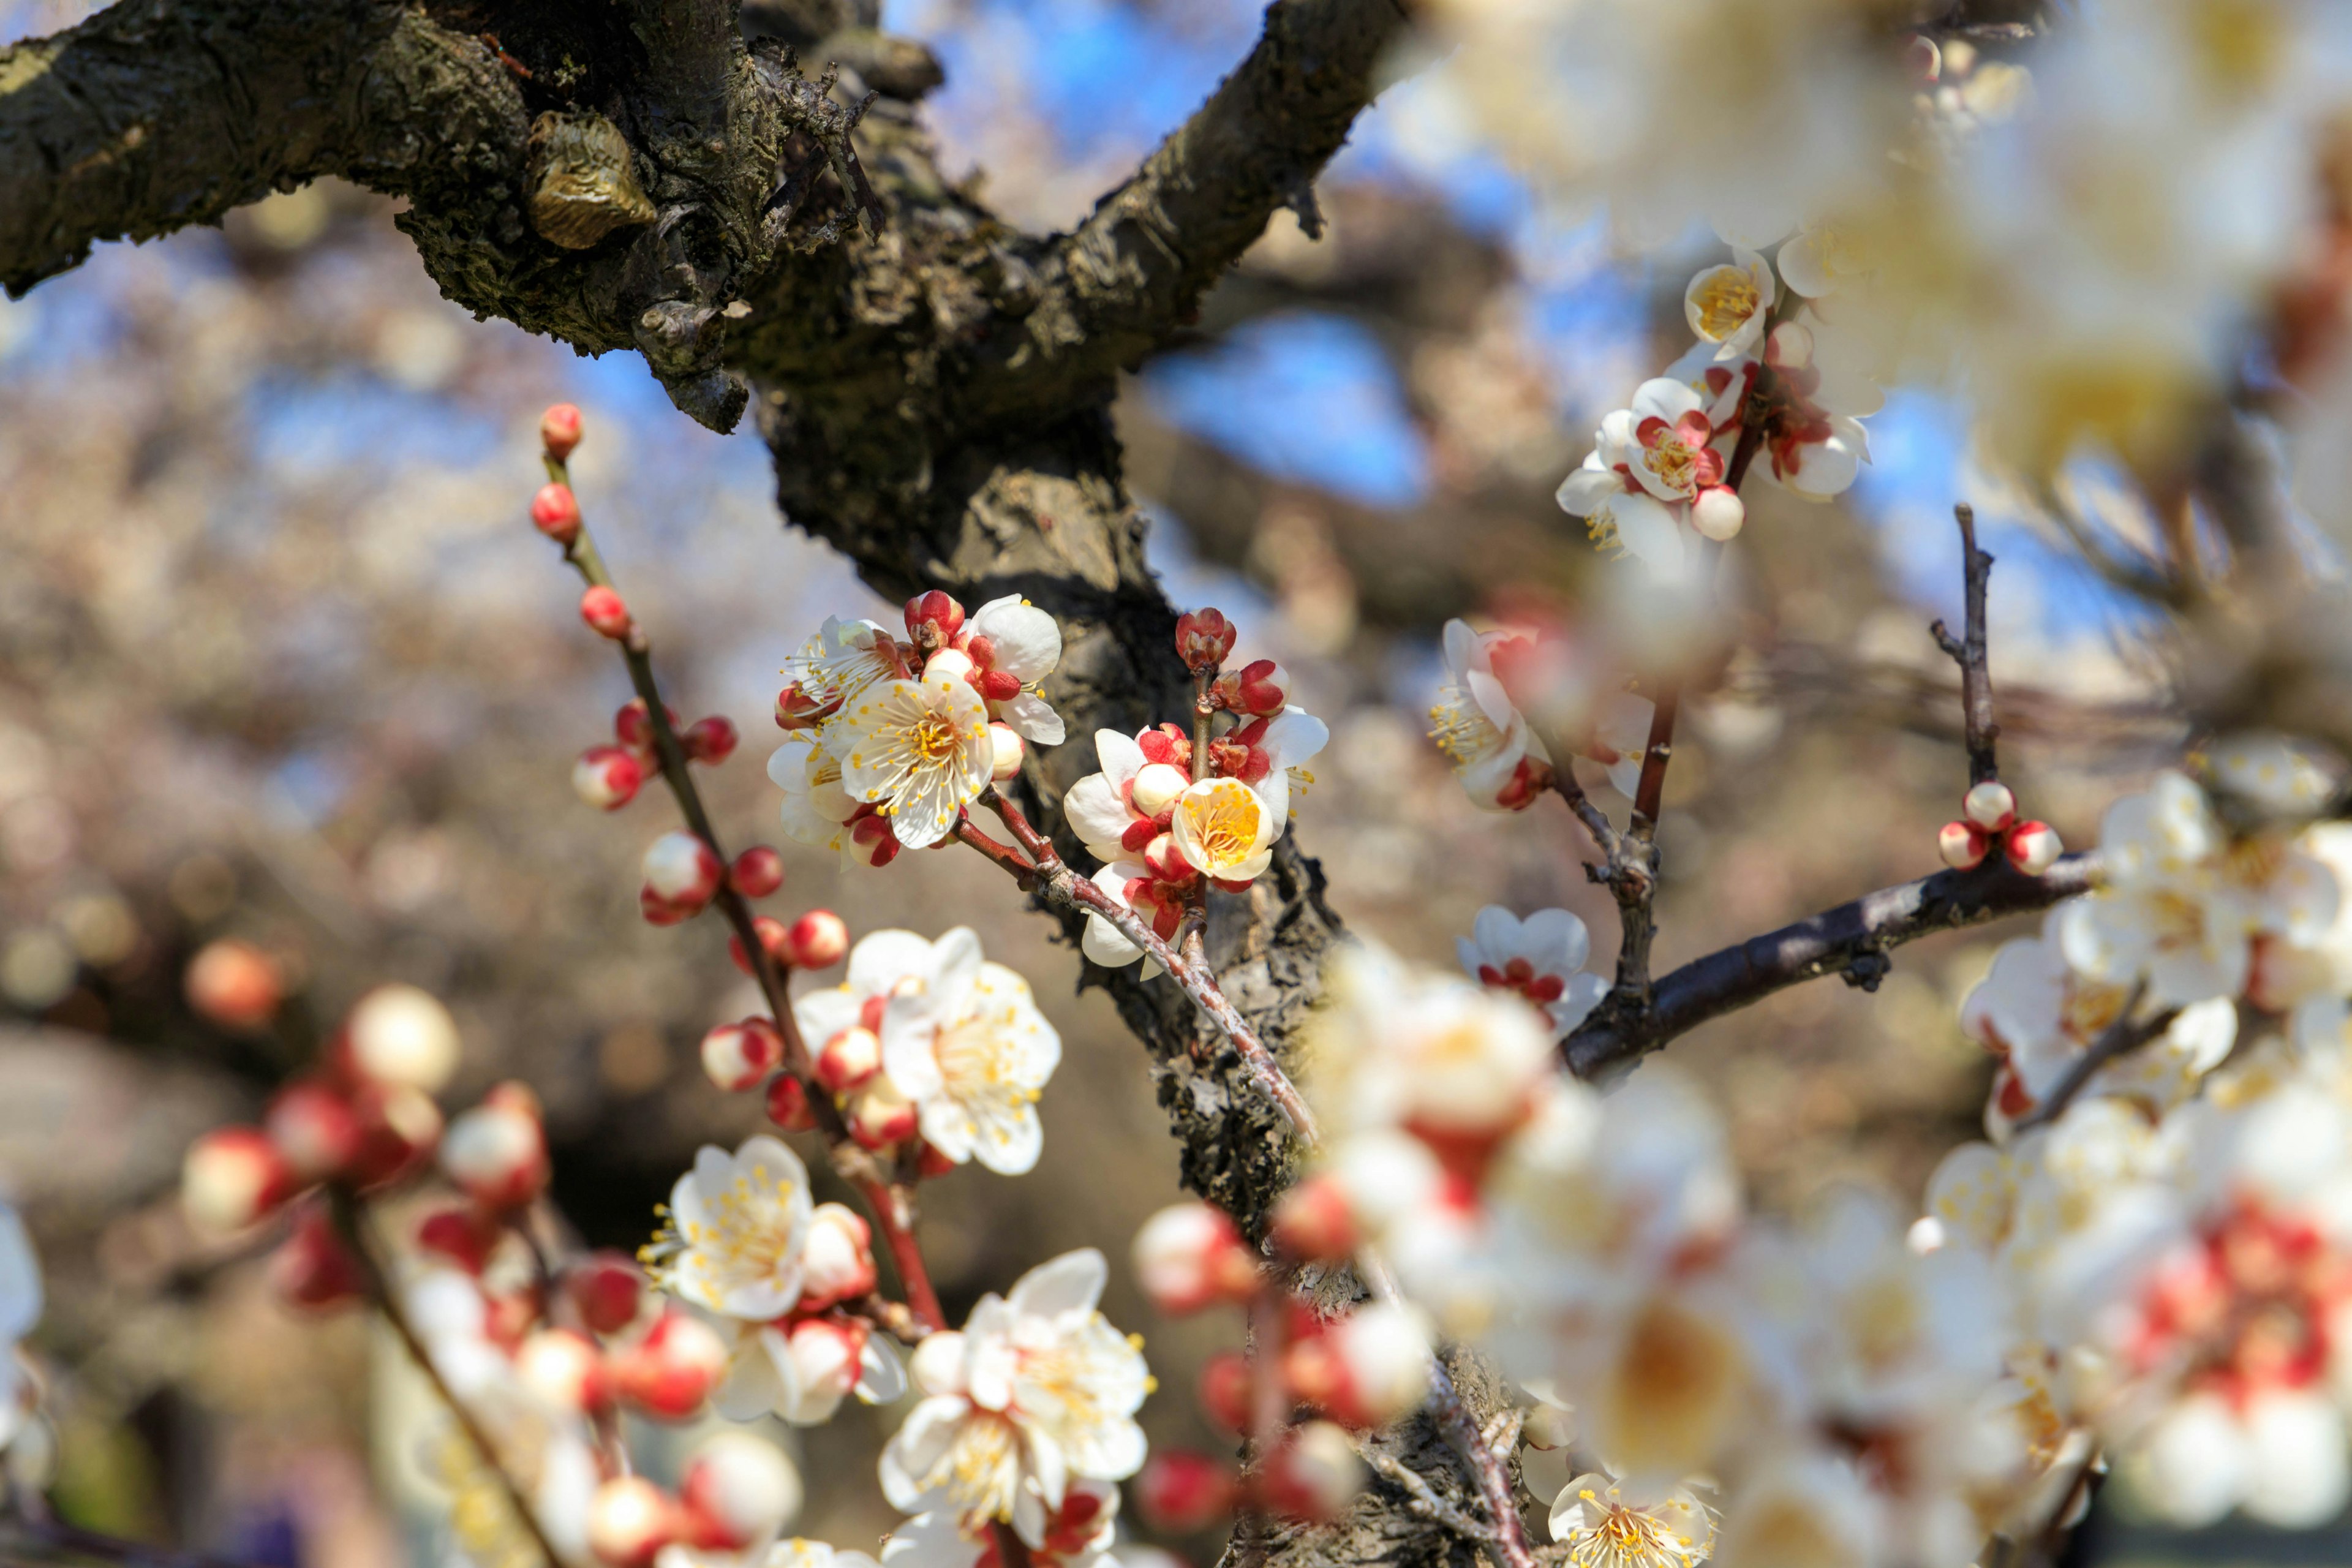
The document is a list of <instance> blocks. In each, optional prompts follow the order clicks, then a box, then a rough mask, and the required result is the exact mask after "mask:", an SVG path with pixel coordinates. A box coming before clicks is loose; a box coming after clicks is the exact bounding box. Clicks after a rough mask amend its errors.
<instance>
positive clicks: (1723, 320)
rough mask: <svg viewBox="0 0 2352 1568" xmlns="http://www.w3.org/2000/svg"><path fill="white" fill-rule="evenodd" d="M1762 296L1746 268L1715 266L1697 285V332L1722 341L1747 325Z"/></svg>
mask: <svg viewBox="0 0 2352 1568" xmlns="http://www.w3.org/2000/svg"><path fill="white" fill-rule="evenodd" d="M1763 298H1764V296H1763V294H1762V292H1761V291H1760V290H1759V289H1757V287H1756V279H1754V278H1752V277H1750V276H1749V275H1748V269H1747V268H1744V267H1718V268H1716V269H1715V270H1714V271H1713V272H1711V273H1709V274H1707V279H1706V282H1704V283H1702V284H1700V285H1699V287H1698V293H1697V295H1696V304H1697V306H1698V323H1699V331H1701V332H1703V333H1705V334H1706V336H1708V337H1710V338H1712V339H1714V340H1715V341H1716V342H1723V340H1724V339H1726V338H1727V337H1729V336H1731V334H1732V333H1734V332H1736V331H1738V330H1739V329H1740V328H1741V327H1742V326H1744V325H1746V324H1747V321H1748V318H1749V317H1750V316H1753V315H1754V314H1755V313H1756V307H1757V306H1758V305H1759V303H1761V302H1762V300H1763Z"/></svg>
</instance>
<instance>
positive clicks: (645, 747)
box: [613, 697, 677, 755]
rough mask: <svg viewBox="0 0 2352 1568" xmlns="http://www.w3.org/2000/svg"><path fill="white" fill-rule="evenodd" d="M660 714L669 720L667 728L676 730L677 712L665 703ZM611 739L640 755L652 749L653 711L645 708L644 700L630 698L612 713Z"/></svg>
mask: <svg viewBox="0 0 2352 1568" xmlns="http://www.w3.org/2000/svg"><path fill="white" fill-rule="evenodd" d="M662 713H663V716H664V717H666V718H667V719H668V720H669V727H670V728H671V729H673V730H675V729H677V709H675V708H673V707H671V706H670V705H669V704H668V703H667V702H665V703H663V704H662ZM613 738H614V740H616V741H618V742H621V744H623V745H624V746H626V747H628V748H629V750H631V751H633V752H638V753H639V754H641V755H642V754H645V753H647V752H651V751H652V750H653V749H654V721H653V710H651V709H650V708H647V707H646V700H645V699H644V698H642V697H632V698H630V699H629V700H627V701H626V702H624V703H622V704H621V706H620V708H619V710H617V711H615V712H614V715H613Z"/></svg>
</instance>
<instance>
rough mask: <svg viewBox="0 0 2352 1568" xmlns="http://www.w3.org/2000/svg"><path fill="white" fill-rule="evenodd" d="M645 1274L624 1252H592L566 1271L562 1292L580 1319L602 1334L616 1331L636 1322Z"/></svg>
mask: <svg viewBox="0 0 2352 1568" xmlns="http://www.w3.org/2000/svg"><path fill="white" fill-rule="evenodd" d="M645 1288H646V1277H645V1276H644V1275H643V1274H642V1273H640V1272H638V1270H637V1266H636V1265H635V1263H633V1262H631V1261H630V1260H629V1256H628V1254H626V1253H625V1252H613V1251H609V1250H607V1251H603V1252H592V1253H590V1254H589V1255H588V1256H587V1257H586V1258H583V1259H582V1260H581V1261H579V1262H578V1263H575V1264H573V1265H572V1267H571V1268H568V1269H566V1270H565V1271H564V1274H563V1293H564V1294H565V1295H566V1296H568V1297H570V1298H571V1300H572V1310H574V1311H576V1312H578V1313H579V1314H580V1321H582V1322H583V1323H585V1324H587V1325H588V1327H589V1329H590V1330H592V1331H594V1332H596V1333H600V1334H617V1333H619V1332H620V1331H622V1330H623V1329H625V1328H627V1327H628V1326H629V1325H630V1324H631V1323H634V1322H635V1321H637V1309H638V1308H639V1306H640V1305H642V1304H643V1302H644V1300H645Z"/></svg>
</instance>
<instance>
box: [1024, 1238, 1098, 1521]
mask: <svg viewBox="0 0 2352 1568" xmlns="http://www.w3.org/2000/svg"><path fill="white" fill-rule="evenodd" d="M1109 1279H1110V1266H1109V1265H1108V1263H1106V1262H1105V1261H1104V1260H1103V1255H1102V1254H1101V1253H1099V1252H1097V1251H1096V1250H1095V1249H1094V1248H1093V1247H1079V1248H1078V1249H1077V1250H1076V1251H1075V1252H1066V1253H1064V1254H1062V1256H1061V1257H1059V1258H1053V1259H1051V1260H1049V1261H1047V1262H1045V1263H1040V1264H1039V1265H1037V1267H1036V1268H1032V1269H1031V1270H1029V1272H1028V1273H1026V1274H1024V1275H1023V1276H1022V1277H1021V1278H1020V1279H1019V1280H1017V1281H1016V1282H1015V1283H1014V1284H1013V1289H1012V1292H1011V1294H1009V1295H1008V1296H1007V1297H1006V1298H1005V1302H1006V1304H1007V1305H1008V1306H1010V1307H1011V1308H1012V1309H1013V1310H1014V1311H1015V1312H1017V1313H1019V1314H1020V1315H1021V1316H1023V1317H1033V1316H1034V1317H1058V1316H1060V1315H1061V1314H1063V1313H1065V1312H1090V1311H1092V1310H1094V1307H1095V1303H1096V1302H1097V1301H1099V1300H1102V1293H1103V1286H1104V1285H1105V1284H1107V1283H1108V1281H1109ZM1106 1479H1117V1478H1115V1477H1113V1478H1106Z"/></svg>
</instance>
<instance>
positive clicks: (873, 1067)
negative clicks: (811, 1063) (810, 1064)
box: [816, 1027, 882, 1094]
mask: <svg viewBox="0 0 2352 1568" xmlns="http://www.w3.org/2000/svg"><path fill="white" fill-rule="evenodd" d="M881 1070H882V1041H881V1039H880V1037H878V1036H877V1035H876V1034H875V1033H874V1031H873V1030H871V1029H866V1028H856V1027H852V1028H847V1029H844V1030H842V1031H841V1033H839V1034H837V1035H835V1036H834V1037H833V1038H831V1039H829V1040H827V1041H825V1043H824V1045H823V1046H822V1047H819V1048H818V1050H817V1053H816V1080H817V1082H819V1083H821V1084H823V1085H824V1087H825V1090H826V1092H828V1093H831V1094H848V1093H851V1092H852V1091H854V1090H856V1089H863V1088H865V1087H866V1085H867V1084H868V1083H870V1082H872V1081H873V1079H874V1075H875V1074H876V1073H877V1072H880V1071H881Z"/></svg>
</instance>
